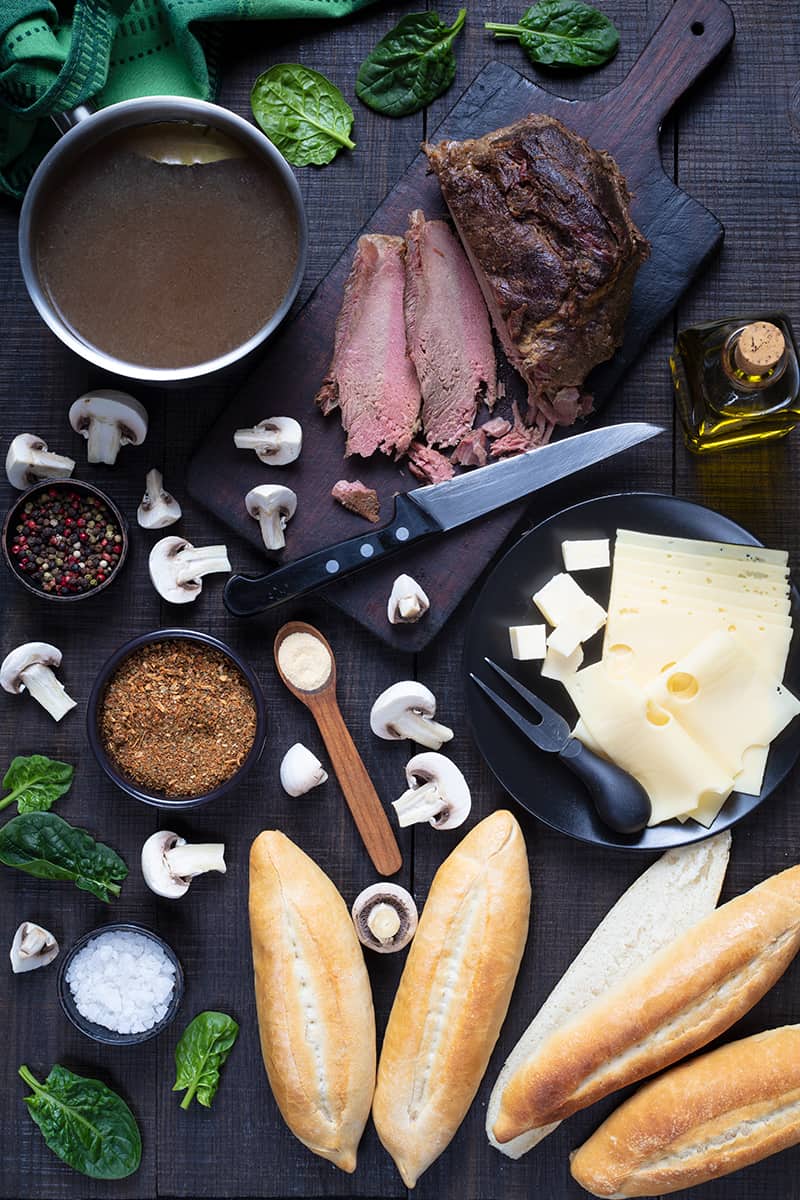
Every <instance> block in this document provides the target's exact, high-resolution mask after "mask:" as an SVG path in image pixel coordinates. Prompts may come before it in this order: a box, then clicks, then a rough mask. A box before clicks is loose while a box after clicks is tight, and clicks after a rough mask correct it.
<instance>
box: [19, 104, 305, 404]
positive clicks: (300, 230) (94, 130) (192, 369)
mask: <svg viewBox="0 0 800 1200" xmlns="http://www.w3.org/2000/svg"><path fill="white" fill-rule="evenodd" d="M53 119H54V121H55V124H56V125H57V127H58V128H59V130H60V131H61V133H62V135H63V136H62V137H61V138H60V139H59V141H58V142H56V144H55V146H53V147H52V149H51V150H50V151H49V153H48V154H47V155H46V156H45V158H44V159H43V160H42V162H41V163H40V164H39V167H38V168H37V170H36V172H35V174H34V176H33V179H32V180H31V182H30V185H29V187H28V190H27V192H26V194H25V200H24V202H23V205H22V212H21V214H20V223H19V257H20V264H21V266H22V274H23V277H24V279H25V286H26V287H27V289H28V293H29V295H30V297H31V300H32V301H33V303H34V304H35V306H36V308H37V309H38V311H39V314H40V316H41V317H42V318H43V320H44V321H45V322H46V323H47V325H49V326H50V328H51V329H52V331H53V333H55V334H56V336H57V337H59V338H60V339H61V341H62V342H63V343H64V344H65V345H66V346H69V348H70V349H71V350H74V351H75V353H76V354H79V355H80V356H81V358H84V359H86V361H87V362H90V363H93V364H94V365H95V366H98V367H102V368H103V369H104V370H106V371H110V372H113V373H114V374H116V375H122V376H124V377H126V378H127V379H138V380H142V381H143V382H147V383H155V384H159V383H160V384H168V383H185V382H189V381H191V380H196V379H202V378H206V377H208V376H209V375H213V374H215V373H216V372H218V371H222V370H223V369H224V368H226V367H229V366H231V365H232V364H233V363H236V362H238V361H239V360H240V359H242V358H244V357H246V356H247V355H248V354H250V353H251V352H252V351H254V350H255V349H256V348H257V347H258V346H260V345H262V344H263V343H264V342H265V341H266V340H267V338H268V337H269V336H270V335H271V334H272V333H273V332H274V331H275V330H276V329H277V327H278V326H279V325H280V323H281V321H283V319H284V317H285V316H286V314H287V313H288V311H289V309H290V308H291V306H292V303H293V301H294V299H295V297H296V295H297V292H298V289H299V287H300V283H301V281H302V278H303V272H304V270H305V264H306V254H307V250H308V225H307V221H306V215H305V209H304V207H303V200H302V196H301V195H300V188H299V187H298V185H297V180H296V179H295V177H294V174H293V172H292V169H291V167H290V166H289V164H288V163H287V162H286V159H285V158H284V157H283V156H282V155H281V154H280V153H279V152H278V150H276V149H275V147H274V146H273V144H272V142H270V141H269V139H268V138H267V137H265V136H264V134H263V133H261V131H260V130H259V129H257V128H256V127H255V126H254V125H251V124H250V123H249V122H248V121H245V120H244V119H243V118H242V117H240V116H237V114H236V113H233V112H231V111H230V110H229V109H226V108H222V107H221V106H220V105H218V104H210V103H208V102H207V101H205V100H191V99H186V98H184V97H180V96H147V97H144V98H142V99H137V100H122V101H120V102H119V103H117V104H111V105H109V106H108V108H102V109H98V110H94V109H93V108H91V107H90V106H88V105H81V106H80V107H78V108H75V109H73V110H71V112H68V113H63V114H61V115H59V116H58V117H54V118H53ZM163 122H184V123H189V124H193V125H203V126H208V127H210V128H212V129H216V130H219V131H220V132H221V133H223V134H226V135H228V137H232V138H233V139H235V140H236V141H238V142H240V143H243V144H244V146H245V147H246V148H247V149H249V150H250V152H251V153H252V154H253V155H254V156H255V157H257V158H261V159H263V160H266V162H268V163H269V164H270V165H271V166H272V167H273V169H274V170H276V171H277V173H278V176H279V178H280V179H281V180H282V182H283V184H284V185H285V187H286V190H287V192H288V194H289V197H290V199H291V202H292V205H293V207H294V211H295V216H296V218H297V248H298V255H297V265H296V267H295V271H294V275H293V276H292V279H291V282H290V284H289V287H288V289H287V291H286V294H285V295H284V297H283V300H282V302H281V304H280V305H279V307H278V309H277V310H276V311H275V312H274V313H273V314H272V316H271V317H270V318H269V320H268V321H266V322H265V324H264V325H263V326H262V327H261V328H260V329H259V330H258V331H257V332H256V333H254V334H253V335H252V337H250V338H248V339H247V341H246V342H243V343H242V344H241V345H240V346H237V347H235V349H233V350H230V351H228V352H227V353H226V354H222V355H220V356H219V357H218V358H214V359H209V360H208V361H207V362H202V363H197V364H193V365H191V366H186V367H145V366H142V365H140V364H136V363H129V362H125V361H124V360H122V359H119V358H117V357H116V356H114V355H113V354H107V353H105V352H104V351H103V350H102V349H101V348H99V347H97V346H93V345H90V344H88V343H87V342H85V341H84V340H83V339H82V338H81V337H80V336H79V334H78V333H76V331H75V330H74V329H72V328H71V327H70V326H69V325H68V324H67V323H66V321H65V320H64V318H63V317H62V315H61V313H60V312H59V311H58V309H57V307H56V306H55V305H54V304H53V302H52V300H51V299H50V297H49V295H48V294H47V291H46V290H45V288H44V287H43V285H42V281H41V278H40V275H39V268H38V263H37V255H36V246H35V238H36V231H37V218H38V216H39V213H40V209H41V206H42V204H43V203H44V201H45V199H46V197H47V195H48V193H49V191H50V189H51V188H53V187H55V186H59V187H64V186H66V187H68V186H69V170H70V166H71V164H73V163H76V162H77V161H78V159H79V158H80V157H81V156H82V155H83V154H84V153H85V152H86V151H87V150H88V149H89V148H90V147H91V146H93V145H95V143H97V142H98V141H100V139H102V138H105V137H107V136H108V135H109V134H112V133H116V132H117V131H119V130H123V129H128V130H130V129H134V128H139V127H141V128H144V127H146V126H148V125H154V124H161V123H163Z"/></svg>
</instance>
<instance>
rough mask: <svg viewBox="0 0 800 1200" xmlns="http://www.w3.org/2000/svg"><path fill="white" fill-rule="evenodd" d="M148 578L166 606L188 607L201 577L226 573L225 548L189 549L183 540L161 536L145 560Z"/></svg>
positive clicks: (197, 589) (200, 582)
mask: <svg viewBox="0 0 800 1200" xmlns="http://www.w3.org/2000/svg"><path fill="white" fill-rule="evenodd" d="M148 566H149V568H150V579H151V580H152V583H153V587H154V588H155V589H156V591H157V592H158V594H159V596H163V598H164V599H165V600H169V602H170V604H189V603H190V601H192V600H196V599H197V597H198V596H199V595H200V593H201V592H202V590H203V576H204V575H211V574H213V573H214V572H215V571H230V569H231V564H230V562H229V561H228V549H227V546H201V547H196V546H193V545H192V543H191V542H187V541H186V538H181V537H174V536H172V537H164V538H161V540H160V541H158V542H156V544H155V546H153V549H152V550H151V551H150V558H149V559H148Z"/></svg>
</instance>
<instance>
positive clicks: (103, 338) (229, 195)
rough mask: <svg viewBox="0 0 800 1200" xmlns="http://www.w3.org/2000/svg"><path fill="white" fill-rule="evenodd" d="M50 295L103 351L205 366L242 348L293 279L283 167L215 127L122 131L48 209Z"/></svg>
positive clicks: (148, 363)
mask: <svg viewBox="0 0 800 1200" xmlns="http://www.w3.org/2000/svg"><path fill="white" fill-rule="evenodd" d="M35 246H36V256H37V267H38V272H39V277H40V279H41V282H42V286H43V288H44V290H45V292H46V293H47V295H48V296H49V298H50V301H51V302H52V303H53V305H54V306H55V307H56V308H57V309H58V311H59V313H60V315H61V318H62V320H64V321H65V322H66V323H67V324H68V325H69V326H70V327H71V329H72V330H73V331H74V333H75V334H76V335H77V336H78V337H79V338H80V339H81V340H82V341H83V342H85V343H87V344H88V345H89V346H91V347H93V348H95V349H96V350H100V351H103V352H105V353H106V354H110V355H113V356H114V357H116V358H118V359H121V360H123V361H124V362H126V363H129V364H135V365H137V366H142V367H166V368H179V367H190V366H196V365H198V364H200V363H205V362H209V361H210V360H212V359H215V358H218V357H220V356H221V355H224V354H226V353H228V352H230V351H232V350H235V349H236V348H237V347H239V346H241V345H242V344H243V343H244V342H246V341H247V340H248V339H249V338H251V337H253V335H254V334H256V333H258V332H259V330H260V329H262V328H263V327H264V325H265V324H266V323H267V322H268V321H269V319H270V318H271V317H272V316H273V314H274V313H275V312H276V310H277V309H278V308H279V307H280V305H281V303H282V301H283V299H284V297H285V295H286V293H287V291H288V289H289V286H290V284H291V282H292V278H293V275H294V272H295V268H296V266H297V260H298V226H297V217H296V215H295V212H294V208H293V205H292V199H291V196H290V195H289V192H288V191H287V188H286V186H285V184H284V183H283V181H282V179H281V177H280V175H279V174H278V172H277V171H276V170H275V169H274V168H273V167H272V166H271V165H270V164H269V163H268V162H266V161H265V160H263V159H260V158H258V157H257V156H256V155H254V154H252V153H251V152H250V151H249V150H248V149H247V147H246V146H245V145H244V144H242V143H239V142H237V141H235V140H234V139H233V138H230V137H228V136H227V135H226V134H223V133H221V132H220V131H219V130H215V129H211V128H209V127H207V126H200V125H194V124H189V123H186V122H169V123H166V122H164V123H159V124H154V125H149V126H144V127H139V128H135V129H131V130H123V131H121V132H119V133H116V134H112V135H110V136H109V137H107V138H105V139H103V140H102V141H100V142H98V143H97V144H96V145H95V146H93V147H91V148H90V149H89V150H88V151H86V153H84V154H83V155H82V156H81V157H80V158H79V159H78V160H77V161H75V162H73V163H72V164H71V165H70V168H69V172H68V175H67V176H66V177H65V178H64V179H63V180H59V181H58V183H57V186H55V187H53V188H52V189H51V191H50V194H49V196H48V197H47V198H46V200H45V201H44V203H43V204H42V206H41V208H40V210H39V213H38V215H37V220H36V230H35Z"/></svg>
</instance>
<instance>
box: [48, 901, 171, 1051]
mask: <svg viewBox="0 0 800 1200" xmlns="http://www.w3.org/2000/svg"><path fill="white" fill-rule="evenodd" d="M105 933H140V934H142V935H143V936H144V937H146V938H149V939H150V941H152V942H155V943H156V945H158V946H160V947H161V949H162V950H163V951H164V953H165V954H166V956H167V958H168V959H169V960H170V962H171V963H172V965H173V966H174V968H175V986H174V988H173V991H172V999H171V1000H170V1002H169V1008H168V1009H167V1011H166V1012H165V1013H164V1016H163V1017H162V1018H161V1020H160V1021H158V1022H157V1023H156V1024H155V1025H152V1026H151V1027H150V1029H145V1030H144V1032H143V1033H114V1031H113V1029H107V1028H106V1026H105V1025H96V1024H95V1023H94V1021H89V1020H87V1019H86V1017H84V1016H83V1014H82V1013H80V1012H79V1011H78V1008H77V1005H76V1004H75V1000H74V999H73V996H72V991H71V990H70V986H69V984H68V983H67V970H68V969H69V965H70V963H71V962H72V960H73V959H74V958H75V955H76V954H77V953H78V952H79V951H80V950H83V948H84V946H87V945H88V944H89V942H91V941H93V940H94V939H95V938H98V937H102V935H103V934H105ZM56 987H57V988H58V999H59V1002H60V1004H61V1007H62V1008H63V1010H64V1013H65V1015H66V1016H67V1017H68V1018H69V1020H70V1021H71V1022H72V1024H73V1025H74V1026H75V1028H76V1029H80V1031H81V1033H85V1034H86V1036H87V1037H89V1038H91V1039H92V1040H93V1041H95V1042H102V1043H103V1044H104V1045H106V1046H138V1045H140V1044H141V1043H142V1042H148V1041H149V1040H150V1038H153V1037H157V1035H158V1034H159V1033H161V1032H162V1030H164V1029H166V1028H167V1026H168V1025H169V1024H171V1022H172V1021H173V1020H174V1018H175V1014H176V1013H177V1011H178V1009H179V1008H180V1006H181V1001H182V1000H183V991H184V979H183V967H182V966H181V964H180V960H179V959H178V956H177V954H176V953H175V951H174V950H173V949H172V947H171V946H168V945H167V943H166V942H165V941H164V940H163V938H160V937H159V936H158V934H157V933H153V932H152V930H150V929H145V928H144V926H142V925H130V924H126V923H125V922H119V923H116V924H112V925H101V926H100V928H99V929H92V930H91V932H90V933H85V934H84V935H83V937H81V938H78V940H77V942H76V943H75V945H74V946H72V947H71V948H70V949H69V950H68V951H67V953H66V954H65V955H64V957H63V959H62V960H61V966H60V967H59V969H58V979H57V980H56Z"/></svg>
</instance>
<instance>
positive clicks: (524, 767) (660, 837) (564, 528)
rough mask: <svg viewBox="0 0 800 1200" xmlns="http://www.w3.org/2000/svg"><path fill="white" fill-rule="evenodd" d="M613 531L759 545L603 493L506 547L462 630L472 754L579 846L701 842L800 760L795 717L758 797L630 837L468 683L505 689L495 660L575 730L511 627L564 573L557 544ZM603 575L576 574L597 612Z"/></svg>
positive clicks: (692, 512)
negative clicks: (709, 820) (515, 655)
mask: <svg viewBox="0 0 800 1200" xmlns="http://www.w3.org/2000/svg"><path fill="white" fill-rule="evenodd" d="M618 528H623V529H636V530H640V531H641V532H643V533H657V534H664V535H668V536H673V537H686V538H702V539H706V540H708V541H716V542H737V543H740V544H742V545H747V546H758V545H761V543H760V542H758V541H757V539H756V538H754V537H753V535H752V534H751V533H748V532H747V530H746V529H742V527H741V526H740V525H737V524H736V523H735V522H733V521H729V520H728V518H727V517H723V516H721V515H720V514H719V513H715V512H713V511H712V510H711V509H709V508H702V507H701V506H700V505H699V504H690V503H689V502H688V501H687V500H679V499H677V498H676V497H674V496H659V495H656V494H651V493H647V492H633V493H627V494H622V495H616V496H601V497H599V498H598V499H596V500H587V501H586V502H585V503H583V504H576V505H575V507H574V508H567V509H564V511H563V512H560V513H557V514H556V515H555V516H553V517H550V518H549V519H548V520H546V521H543V522H542V524H541V525H537V526H536V528H535V529H532V530H531V532H530V533H527V534H526V535H525V536H524V537H523V538H521V539H520V541H518V542H517V544H516V545H515V546H513V547H512V549H511V550H509V551H508V553H507V554H506V555H505V557H504V558H502V559H501V561H500V562H499V563H498V565H497V567H496V568H495V570H494V571H493V572H492V573H491V575H490V576H489V578H488V579H487V581H486V583H485V585H484V587H483V590H482V591H481V593H480V595H479V596H478V599H477V601H476V604H475V607H474V609H473V610H472V614H471V616H470V620H469V625H468V628H467V637H466V648H465V654H464V665H465V669H466V676H467V678H466V684H465V686H466V690H467V712H468V716H469V721H470V725H471V727H472V733H473V736H474V738H475V741H476V742H477V744H478V749H479V750H480V752H481V754H482V755H483V757H484V758H485V760H486V762H487V763H488V765H489V767H490V768H491V770H492V771H493V772H494V774H495V776H496V777H497V779H498V780H499V782H500V783H501V784H502V785H503V787H504V788H505V789H506V791H507V792H510V794H511V795H512V796H513V797H514V799H515V800H517V801H518V802H519V803H520V804H521V805H522V806H523V808H527V809H528V811H529V812H531V813H533V814H534V816H536V817H539V819H540V820H542V821H544V822H545V823H546V824H547V825H550V826H552V827H553V828H554V829H558V830H560V831H561V832H562V833H566V834H569V836H570V837H574V838H578V839H580V840H581V841H584V842H595V843H597V844H598V845H600V846H611V847H619V848H622V849H630V850H647V851H655V850H666V849H668V848H669V847H671V846H683V845H685V844H686V843H688V842H699V841H702V839H703V838H706V837H709V836H710V835H711V834H713V833H719V831H720V830H722V829H727V828H728V827H729V826H731V825H735V824H736V822H737V821H740V820H741V819H742V817H744V816H746V815H747V813H749V812H752V810H753V809H754V808H757V807H758V805H759V804H761V803H763V801H764V800H766V798H767V796H769V795H770V793H771V792H773V791H774V790H775V788H776V787H777V786H778V784H779V783H781V781H782V780H783V779H784V778H785V776H786V775H787V774H788V773H789V771H790V770H791V769H792V767H793V766H794V764H795V762H796V761H797V758H798V756H799V755H800V720H795V721H793V722H792V723H791V725H789V726H788V727H787V728H786V729H785V730H784V731H783V733H782V734H781V735H780V737H778V738H777V739H776V740H775V741H774V742H773V744H772V749H771V750H770V755H769V759H768V762H767V770H766V774H765V776H764V787H763V789H762V791H761V795H760V796H744V795H741V794H740V793H738V792H734V793H733V794H732V795H731V796H729V797H728V800H727V801H726V803H725V806H724V807H723V809H722V811H721V812H720V814H719V816H718V817H717V819H716V821H715V822H714V825H713V826H712V828H711V829H706V828H705V827H704V826H702V825H698V824H697V822H696V821H691V820H689V821H687V822H686V823H685V824H683V825H682V824H681V823H680V821H666V822H664V824H662V825H657V826H655V827H654V828H652V829H645V830H644V831H643V832H642V833H641V834H637V835H635V836H633V837H630V836H625V835H623V834H617V833H614V832H613V830H610V829H608V828H607V827H606V826H605V825H603V824H602V823H601V822H600V821H599V820H598V818H597V816H596V815H595V811H594V808H593V806H592V804H591V802H590V801H589V798H588V796H587V794H586V791H585V789H584V788H583V785H582V784H581V783H580V781H579V780H578V779H576V778H575V776H574V775H572V774H571V772H570V771H568V770H567V768H566V767H565V766H564V765H563V764H562V763H561V762H559V760H558V758H557V756H556V755H554V754H546V753H544V752H543V751H541V750H537V749H536V747H534V746H532V745H531V744H530V742H528V740H527V739H526V738H525V737H524V736H523V735H522V734H521V733H520V732H519V731H518V730H517V729H516V728H515V727H514V726H513V725H512V724H511V722H510V721H508V719H507V718H506V717H504V716H503V714H502V713H500V712H498V710H497V709H496V708H495V707H494V705H493V704H492V703H491V702H490V701H489V700H487V699H486V698H485V697H484V695H483V694H482V693H481V692H480V691H479V689H478V688H477V687H476V686H475V684H474V683H473V682H472V680H471V679H470V678H469V674H470V672H471V671H474V672H475V674H476V675H480V676H481V677H482V678H484V679H486V680H487V681H488V682H490V683H491V684H492V686H493V687H495V688H496V689H497V690H498V691H500V692H502V691H503V683H502V681H498V679H497V677H496V676H495V677H494V678H491V676H493V674H494V673H493V672H492V671H490V669H489V668H488V667H487V666H486V665H485V663H484V661H483V660H484V657H488V658H493V659H494V660H495V661H496V662H497V663H499V664H500V665H501V666H504V667H505V668H506V669H507V670H510V671H512V672H513V674H514V675H516V677H517V678H518V679H520V680H521V681H522V682H523V683H526V684H527V685H528V686H529V687H531V689H532V690H533V691H535V692H537V693H538V694H539V695H540V696H541V697H542V699H543V700H545V701H547V703H549V704H551V705H552V706H553V707H554V708H556V709H558V710H559V712H562V713H563V714H564V716H565V717H566V718H567V720H568V721H570V724H572V722H573V721H574V719H575V710H574V708H573V706H572V703H571V702H570V699H569V697H568V696H567V694H566V692H565V690H564V688H563V686H562V685H561V684H560V683H557V682H555V681H553V680H549V679H542V678H541V676H540V674H539V667H540V664H539V663H535V662H513V660H512V659H511V654H510V650H509V644H508V627H509V625H524V624H530V622H531V618H532V617H533V616H534V614H535V610H534V609H533V607H532V605H531V599H530V598H531V596H532V594H533V593H534V592H535V591H538V589H539V588H541V587H543V586H544V584H545V583H547V581H548V579H550V578H551V576H552V575H554V574H555V573H556V572H557V571H563V569H564V567H563V560H562V557H561V543H562V542H563V541H564V540H565V539H580V538H601V537H603V538H605V537H607V538H611V542H612V547H613V540H614V537H615V535H616V531H617V529H618ZM609 579H610V572H609V571H608V570H607V569H606V570H591V571H581V572H580V574H579V580H580V585H581V587H582V588H584V590H585V591H587V592H589V593H590V595H592V596H594V598H595V599H596V600H598V601H599V602H600V603H601V604H602V605H603V607H604V608H605V607H606V606H607V603H608V591H609ZM792 621H793V623H794V625H795V627H796V626H797V625H798V623H799V622H800V596H798V593H797V591H796V589H795V588H792ZM797 641H798V639H796V638H795V639H794V641H793V643H792V646H791V649H790V652H789V661H788V664H787V667H786V676H785V681H786V684H787V686H788V687H789V688H790V689H791V691H793V692H795V693H796V694H800V650H798V645H797ZM601 643H602V635H599V636H598V637H596V638H595V639H593V641H592V642H590V643H589V647H587V655H586V661H587V663H588V662H592V661H595V660H596V659H597V658H598V657H599V654H600V649H601ZM589 651H591V652H592V653H590V652H589ZM498 685H499V686H498ZM508 698H509V699H510V700H511V701H512V703H518V702H515V699H514V696H513V693H509V694H508Z"/></svg>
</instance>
